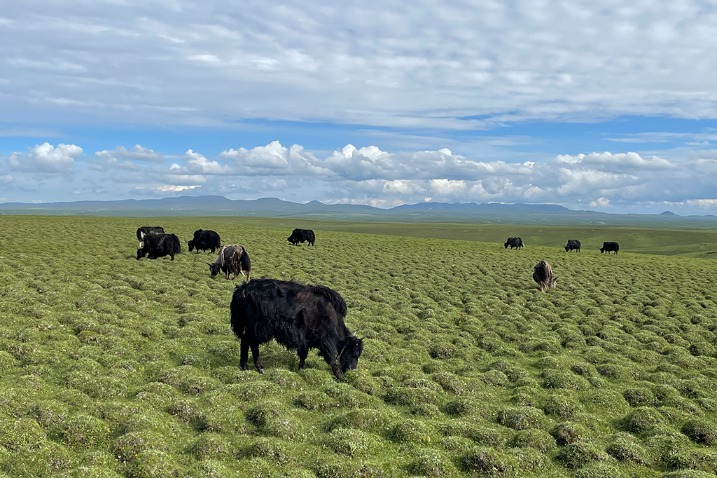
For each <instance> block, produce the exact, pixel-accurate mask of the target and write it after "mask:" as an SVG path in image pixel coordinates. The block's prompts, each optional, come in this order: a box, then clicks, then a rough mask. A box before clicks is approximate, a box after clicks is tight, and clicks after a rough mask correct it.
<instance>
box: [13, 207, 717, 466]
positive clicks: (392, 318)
mask: <svg viewBox="0 0 717 478" xmlns="http://www.w3.org/2000/svg"><path fill="white" fill-rule="evenodd" d="M144 225H162V226H164V228H165V230H166V231H167V232H171V233H175V234H177V235H178V236H179V237H180V239H182V247H183V250H182V253H181V254H179V255H177V256H176V257H175V260H174V261H173V262H172V261H170V260H169V258H168V257H165V258H160V259H157V260H148V259H146V258H145V259H142V260H139V261H138V260H136V259H135V253H136V248H137V240H136V237H135V235H134V234H135V230H136V228H137V227H138V226H144ZM305 226H306V227H311V228H313V229H314V230H315V231H316V246H315V247H306V246H305V245H303V246H297V247H294V246H290V245H289V244H288V242H287V241H286V238H287V237H288V235H289V234H290V232H291V230H292V229H293V228H294V227H305ZM198 228H204V229H214V230H216V231H217V232H219V234H220V235H221V236H222V240H223V242H224V243H225V244H227V243H239V244H242V245H244V246H245V247H246V249H247V251H248V252H249V254H250V256H251V261H252V277H253V278H259V277H263V276H266V277H273V278H279V279H287V280H288V279H293V280H297V281H299V282H302V283H320V284H324V285H327V286H329V287H331V288H333V289H335V290H336V291H338V292H339V293H340V294H341V295H342V296H343V297H344V299H345V300H346V303H347V305H348V314H347V316H346V324H347V326H348V327H349V328H350V329H351V330H352V331H354V332H356V333H357V335H359V336H360V337H363V338H364V343H365V350H364V353H363V355H362V356H361V358H360V360H359V363H358V369H357V370H354V371H350V372H348V373H347V374H346V375H345V376H344V378H343V380H340V381H339V380H336V379H335V378H334V376H333V375H332V373H331V370H330V368H329V367H328V366H327V364H326V363H325V362H324V360H323V359H321V358H320V357H319V356H318V355H317V354H316V351H315V350H312V351H311V352H310V354H309V357H308V359H307V363H306V369H305V370H302V371H298V369H297V367H298V358H297V356H296V353H295V352H294V351H287V350H286V349H284V348H283V347H282V346H279V345H277V344H276V343H270V344H267V345H265V346H262V349H261V350H262V359H263V362H264V367H265V369H266V373H265V374H263V375H262V374H259V373H257V372H256V371H254V370H253V369H252V368H251V367H250V370H248V371H241V370H240V369H239V367H238V364H239V341H238V340H237V339H236V338H235V337H234V336H233V335H232V332H231V330H230V327H229V303H230V300H231V295H232V293H233V290H234V286H235V284H238V283H240V282H239V281H241V280H242V279H237V281H235V282H232V281H228V280H226V279H224V278H223V277H222V276H219V277H217V278H215V279H212V278H210V276H209V267H208V265H207V262H212V261H213V260H214V258H215V257H216V256H215V255H212V254H208V253H199V254H195V253H189V252H188V250H187V247H186V241H187V240H188V239H190V238H191V237H192V232H193V231H194V230H195V229H198ZM508 235H520V236H522V237H523V239H524V240H525V242H526V247H525V249H522V250H510V249H508V250H505V249H504V248H503V244H502V243H503V241H504V240H505V238H506V237H507V236H508ZM430 236H433V237H430ZM569 238H577V239H580V240H581V241H582V243H583V251H582V252H580V253H574V252H573V253H566V252H564V251H563V249H562V246H563V245H564V244H565V242H566V240H567V239H569ZM602 240H616V241H618V242H620V245H621V249H620V253H619V255H617V256H615V255H609V256H607V255H601V254H600V253H599V251H598V250H597V248H598V247H599V244H601V241H602ZM685 241H686V242H685ZM695 245H699V247H698V248H697V249H695ZM715 250H717V238H715V233H714V232H713V231H706V230H695V231H684V230H649V229H644V230H639V229H624V228H605V229H599V228H594V227H591V228H590V229H589V230H588V229H587V228H586V229H580V228H570V227H567V226H561V227H556V228H554V229H551V228H547V227H545V226H540V227H538V226H533V227H522V226H521V227H517V226H505V225H502V226H500V225H470V224H456V225H450V224H443V225H435V224H433V225H421V224H374V225H362V224H358V223H340V222H336V223H331V222H328V221H315V222H308V223H307V222H306V221H296V220H290V219H276V220H261V219H245V218H227V217H222V218H211V217H206V218H190V217H173V218H152V219H147V218H139V219H138V218H103V217H35V216H0V371H1V372H2V373H1V374H0V390H1V391H2V393H1V394H0V476H7V477H82V478H86V477H98V478H99V477H177V478H179V477H259V476H261V477H319V478H340V477H346V478H348V477H358V476H364V477H384V476H385V477H403V476H405V477H409V476H429V477H442V476H446V477H476V476H508V477H510V476H516V477H517V476H520V477H531V476H535V477H544V476H549V477H584V478H588V477H615V476H630V477H685V478H686V477H690V478H692V477H694V478H696V477H710V476H715V475H714V473H715V470H716V469H717V287H716V283H717V261H715V260H713V259H711V257H714V255H712V254H710V253H711V252H714V251H715ZM639 252H648V253H639ZM649 252H651V253H652V254H649ZM654 252H661V254H654ZM693 256H699V257H693ZM541 259H545V260H547V261H548V262H549V263H550V264H551V265H552V266H553V271H554V273H555V275H556V276H557V277H558V286H557V288H555V289H550V290H549V291H548V292H546V293H541V292H540V291H539V290H538V287H537V285H536V284H535V283H534V282H533V280H532V272H533V266H534V265H535V263H536V262H537V261H539V260H541Z"/></svg>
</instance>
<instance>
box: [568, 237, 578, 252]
mask: <svg viewBox="0 0 717 478" xmlns="http://www.w3.org/2000/svg"><path fill="white" fill-rule="evenodd" d="M570 251H577V252H580V241H578V240H577V239H568V243H567V244H566V245H565V252H570Z"/></svg>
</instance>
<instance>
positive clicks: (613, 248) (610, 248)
mask: <svg viewBox="0 0 717 478" xmlns="http://www.w3.org/2000/svg"><path fill="white" fill-rule="evenodd" d="M619 250H620V244H618V243H617V242H603V243H602V247H601V248H600V254H602V253H603V252H607V253H608V254H609V253H611V252H614V253H615V254H617V251H619Z"/></svg>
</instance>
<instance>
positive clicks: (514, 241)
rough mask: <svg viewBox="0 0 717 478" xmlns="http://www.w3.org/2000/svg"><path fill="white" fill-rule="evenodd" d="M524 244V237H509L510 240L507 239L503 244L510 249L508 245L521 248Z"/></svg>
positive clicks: (512, 247)
mask: <svg viewBox="0 0 717 478" xmlns="http://www.w3.org/2000/svg"><path fill="white" fill-rule="evenodd" d="M524 245H525V244H523V239H521V238H520V237H509V238H508V240H506V241H505V244H503V247H504V248H505V249H508V246H510V248H511V249H521V248H522V247H523V246H524Z"/></svg>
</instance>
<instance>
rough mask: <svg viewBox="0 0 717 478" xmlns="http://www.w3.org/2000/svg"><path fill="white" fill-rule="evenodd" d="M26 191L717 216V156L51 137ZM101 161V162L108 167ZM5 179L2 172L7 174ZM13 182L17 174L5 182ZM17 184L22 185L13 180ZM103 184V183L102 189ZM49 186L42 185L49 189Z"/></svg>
mask: <svg viewBox="0 0 717 478" xmlns="http://www.w3.org/2000/svg"><path fill="white" fill-rule="evenodd" d="M5 163H6V164H5V166H6V168H7V169H8V170H9V171H10V173H11V175H12V176H13V177H16V178H18V179H19V178H21V177H22V178H24V179H25V180H23V181H17V182H18V183H19V184H23V186H22V188H18V190H17V191H15V192H16V193H17V194H21V192H22V191H21V189H24V190H25V191H28V190H31V189H32V188H31V187H30V186H29V183H30V182H31V180H32V178H35V177H42V178H43V179H42V181H43V182H44V184H52V183H53V181H68V178H67V170H68V169H69V168H72V169H73V176H72V178H74V179H71V180H70V181H71V182H72V181H74V182H75V183H76V184H75V188H76V191H75V194H77V195H80V196H85V197H87V198H91V197H93V194H96V193H97V191H98V187H97V185H98V184H102V183H103V178H106V177H107V176H110V177H112V178H113V184H114V186H113V187H115V188H118V191H119V192H120V193H121V195H122V194H123V195H125V196H127V197H133V196H137V195H140V196H146V197H162V196H166V195H168V194H172V193H183V194H187V193H192V194H221V195H225V196H227V197H231V198H235V199H240V198H241V199H254V198H257V197H265V196H271V197H279V198H282V199H286V200H293V201H298V202H302V201H306V200H308V199H317V200H320V201H324V202H328V203H335V202H348V203H356V204H371V205H374V206H378V207H392V206H395V205H399V204H405V203H416V202H422V201H425V200H429V199H430V200H432V201H438V202H478V203H482V202H510V203H513V202H527V203H554V204H562V205H565V206H567V207H570V208H573V209H576V208H577V209H600V210H611V208H617V209H620V208H624V207H625V206H628V205H632V206H633V207H634V206H635V205H638V206H639V207H640V208H642V209H644V210H646V211H653V212H660V211H661V210H664V209H667V208H672V209H673V210H676V211H686V212H700V211H701V212H710V211H712V212H714V210H715V208H717V200H715V199H714V198H713V196H714V193H715V190H714V182H713V181H712V178H713V177H714V174H715V172H717V159H714V158H706V157H701V156H695V157H694V158H691V159H688V160H680V161H676V160H673V159H668V158H662V157H658V156H651V157H643V156H641V155H640V154H637V153H633V152H630V153H617V154H615V153H609V152H604V153H591V154H577V155H558V156H556V157H554V158H552V159H551V160H549V161H544V162H532V161H526V162H522V163H506V162H503V161H491V162H486V161H479V160H476V159H473V158H469V157H465V156H463V155H460V154H456V153H453V152H452V151H450V150H448V149H445V148H443V149H440V150H437V151H428V150H424V151H412V152H387V151H382V150H381V149H379V148H377V147H375V146H366V147H362V148H356V147H355V146H353V145H350V144H349V145H346V146H344V147H343V148H341V149H339V150H336V151H332V152H329V153H328V154H325V155H323V156H319V155H318V154H315V153H312V152H309V151H306V150H305V149H304V148H303V147H302V146H300V145H292V146H289V147H286V146H283V145H282V144H281V143H279V142H278V141H274V142H271V143H269V144H267V145H264V146H256V147H254V148H252V149H245V148H239V149H231V148H230V149H226V150H224V151H222V152H220V153H219V154H217V155H216V157H214V158H208V157H206V156H205V155H203V154H201V153H199V152H197V151H193V150H191V149H190V150H187V151H186V152H185V153H184V155H182V156H181V157H174V156H165V155H162V154H160V153H157V152H155V151H153V150H151V149H149V148H146V147H143V146H141V145H136V146H134V148H132V149H131V150H128V149H126V148H123V147H119V148H116V149H115V150H113V151H107V150H103V151H97V152H95V153H94V155H83V154H82V148H81V147H79V146H76V145H65V144H61V145H58V146H53V145H51V144H48V143H44V144H41V145H37V146H35V147H32V148H30V149H29V150H28V151H27V152H26V153H20V152H15V153H13V154H12V155H10V157H9V158H6V159H5ZM98 165H100V167H98ZM0 180H2V178H0ZM4 182H8V180H7V179H6V180H4ZM8 187H9V190H10V191H11V192H13V191H12V190H13V189H15V188H16V185H15V184H13V183H10V184H9V186H8ZM100 190H101V188H100ZM40 191H41V188H39V187H38V188H36V189H35V190H34V193H35V194H40Z"/></svg>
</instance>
